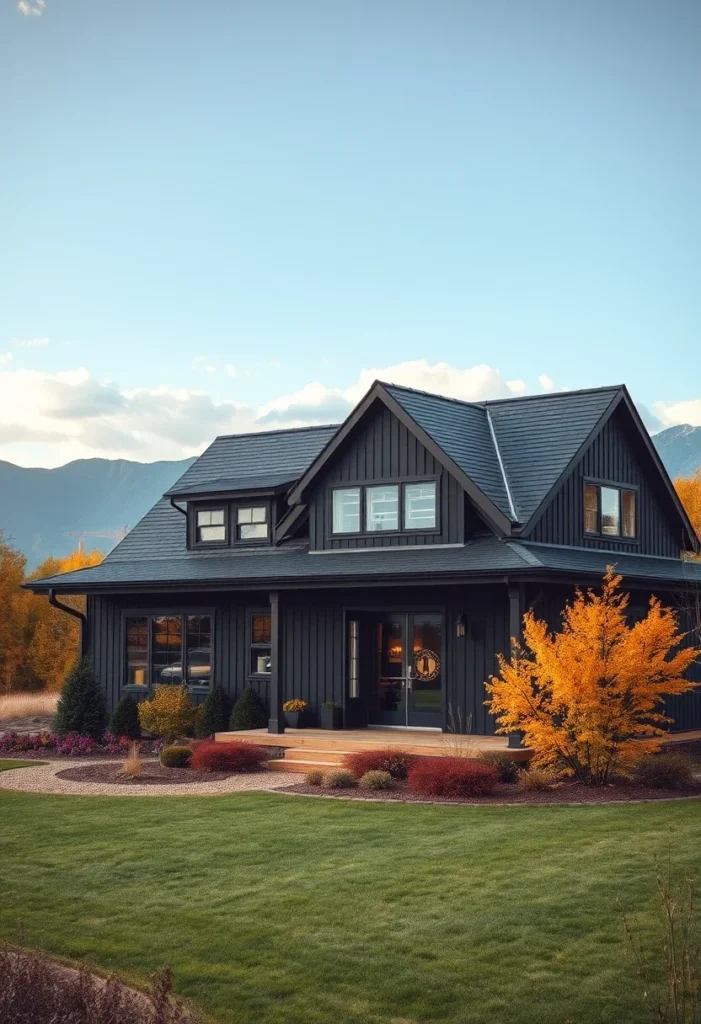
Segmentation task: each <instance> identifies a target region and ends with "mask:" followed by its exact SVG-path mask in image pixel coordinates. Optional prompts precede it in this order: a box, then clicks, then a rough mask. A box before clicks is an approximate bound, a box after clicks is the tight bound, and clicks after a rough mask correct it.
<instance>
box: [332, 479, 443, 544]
mask: <svg viewBox="0 0 701 1024" xmlns="http://www.w3.org/2000/svg"><path fill="white" fill-rule="evenodd" d="M331 523H332V527H331V529H332V533H334V534H344V533H353V534H358V535H361V536H362V535H363V534H375V533H402V532H404V531H414V530H416V531H424V532H427V531H436V530H437V528H438V485H437V482H436V481H435V480H422V481H420V482H419V483H396V484H395V483H386V484H375V483H373V484H365V485H364V486H362V487H359V486H356V487H334V488H333V489H332V490H331Z"/></svg>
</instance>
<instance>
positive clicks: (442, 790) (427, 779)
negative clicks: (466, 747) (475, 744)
mask: <svg viewBox="0 0 701 1024" xmlns="http://www.w3.org/2000/svg"><path fill="white" fill-rule="evenodd" d="M498 781H499V773H498V772H497V770H496V768H494V767H493V766H492V765H490V764H484V762H482V761H476V760H474V759H472V758H469V757H422V758H418V759H417V761H416V763H415V764H414V766H413V767H412V768H411V770H410V772H409V789H411V790H412V791H413V792H414V793H420V794H421V795H422V796H447V797H470V796H486V795H487V794H488V793H491V792H492V791H493V789H494V787H495V786H496V784H497V782H498Z"/></svg>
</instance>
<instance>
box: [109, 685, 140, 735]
mask: <svg viewBox="0 0 701 1024" xmlns="http://www.w3.org/2000/svg"><path fill="white" fill-rule="evenodd" d="M110 732H111V733H112V735H113V736H126V737H127V739H130V740H138V739H139V738H140V736H141V724H140V723H139V705H138V704H137V703H136V701H135V700H134V698H133V697H132V696H131V694H130V693H128V694H127V695H126V696H125V697H122V699H121V700H120V702H119V704H118V705H117V707H116V708H115V709H114V712H113V714H112V718H111V719H110Z"/></svg>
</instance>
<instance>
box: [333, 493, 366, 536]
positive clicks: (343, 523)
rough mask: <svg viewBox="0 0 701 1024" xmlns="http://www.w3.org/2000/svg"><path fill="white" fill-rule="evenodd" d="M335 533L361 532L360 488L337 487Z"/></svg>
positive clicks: (335, 496)
mask: <svg viewBox="0 0 701 1024" xmlns="http://www.w3.org/2000/svg"><path fill="white" fill-rule="evenodd" d="M332 500H333V532H334V533H358V532H359V531H360V488H359V487H337V488H336V489H335V490H334V491H333V499H332Z"/></svg>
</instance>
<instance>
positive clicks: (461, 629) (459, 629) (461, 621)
mask: <svg viewBox="0 0 701 1024" xmlns="http://www.w3.org/2000/svg"><path fill="white" fill-rule="evenodd" d="M455 635H456V636H458V637H463V636H465V616H464V615H463V613H462V612H460V614H459V615H458V618H457V621H456V623H455Z"/></svg>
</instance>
